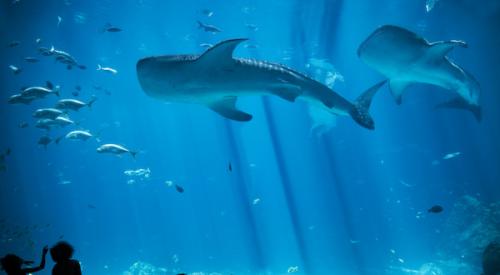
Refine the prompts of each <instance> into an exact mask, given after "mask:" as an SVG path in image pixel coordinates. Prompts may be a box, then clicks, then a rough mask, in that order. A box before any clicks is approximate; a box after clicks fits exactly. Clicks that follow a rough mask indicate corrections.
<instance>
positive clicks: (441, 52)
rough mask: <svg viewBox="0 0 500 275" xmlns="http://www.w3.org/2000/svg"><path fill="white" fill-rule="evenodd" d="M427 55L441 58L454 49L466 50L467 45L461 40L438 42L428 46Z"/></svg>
mask: <svg viewBox="0 0 500 275" xmlns="http://www.w3.org/2000/svg"><path fill="white" fill-rule="evenodd" d="M430 46H431V47H430V49H429V54H431V55H432V56H435V57H438V58H441V57H444V56H445V55H447V54H448V53H449V52H450V51H451V50H453V49H454V48H455V47H464V48H467V43H465V42H464V41H461V40H449V41H439V42H434V43H431V44H430Z"/></svg>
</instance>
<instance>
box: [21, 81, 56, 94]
mask: <svg viewBox="0 0 500 275" xmlns="http://www.w3.org/2000/svg"><path fill="white" fill-rule="evenodd" d="M59 91H60V87H59V86H55V87H54V85H53V84H52V83H51V82H49V81H47V87H39V86H34V87H28V88H25V89H23V90H22V91H21V96H23V97H25V98H26V97H27V98H30V97H34V98H44V97H46V96H48V95H51V94H54V95H56V96H60V93H59Z"/></svg>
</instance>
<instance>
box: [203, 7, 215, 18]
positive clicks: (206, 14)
mask: <svg viewBox="0 0 500 275" xmlns="http://www.w3.org/2000/svg"><path fill="white" fill-rule="evenodd" d="M201 13H202V14H204V15H205V16H207V17H212V15H214V12H213V11H211V10H209V9H202V10H201Z"/></svg>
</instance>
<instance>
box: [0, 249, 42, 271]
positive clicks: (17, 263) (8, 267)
mask: <svg viewBox="0 0 500 275" xmlns="http://www.w3.org/2000/svg"><path fill="white" fill-rule="evenodd" d="M48 251H49V248H48V247H47V246H45V247H44V248H43V250H42V261H41V262H40V265H39V266H38V267H32V268H31V267H26V268H23V267H22V265H23V264H31V263H33V262H32V261H25V260H23V259H22V258H21V257H19V256H17V255H14V254H7V255H5V257H3V258H2V259H0V263H1V264H2V269H3V270H4V271H5V272H6V273H7V274H8V275H26V274H30V273H33V272H38V271H40V270H42V269H44V268H45V256H46V255H47V252H48Z"/></svg>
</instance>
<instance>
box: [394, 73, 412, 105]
mask: <svg viewBox="0 0 500 275" xmlns="http://www.w3.org/2000/svg"><path fill="white" fill-rule="evenodd" d="M410 84H412V83H411V82H408V81H404V80H395V79H391V81H390V82H389V87H390V88H391V94H392V96H393V97H394V99H395V100H396V103H397V104H398V105H400V104H401V103H402V102H403V98H402V96H403V92H404V90H405V89H406V87H408V86H409V85H410Z"/></svg>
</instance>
